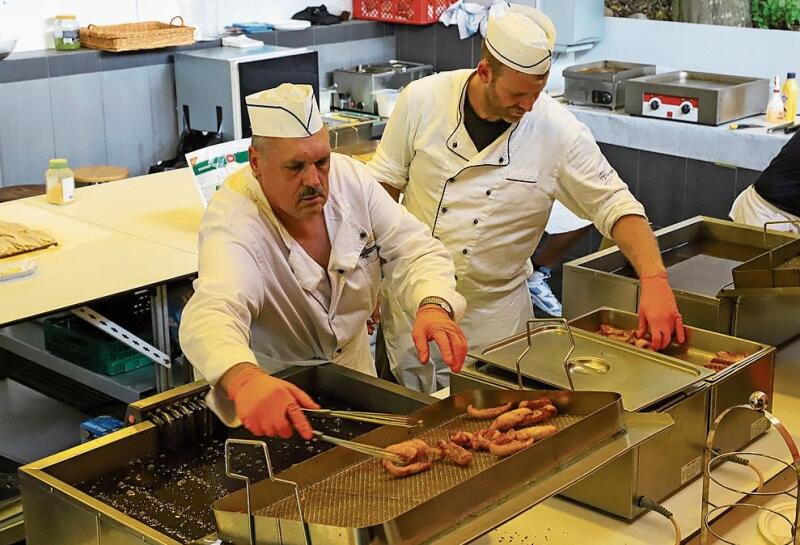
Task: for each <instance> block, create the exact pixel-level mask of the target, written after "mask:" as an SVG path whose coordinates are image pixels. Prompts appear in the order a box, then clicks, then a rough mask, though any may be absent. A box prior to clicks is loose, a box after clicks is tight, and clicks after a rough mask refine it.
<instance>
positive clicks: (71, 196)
mask: <svg viewBox="0 0 800 545" xmlns="http://www.w3.org/2000/svg"><path fill="white" fill-rule="evenodd" d="M61 194H62V196H63V199H64V202H70V201H72V200H75V178H63V179H62V180H61Z"/></svg>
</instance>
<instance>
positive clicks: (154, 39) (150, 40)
mask: <svg viewBox="0 0 800 545" xmlns="http://www.w3.org/2000/svg"><path fill="white" fill-rule="evenodd" d="M175 19H180V25H175V24H173V22H174V21H175ZM193 43H194V27H191V26H186V25H185V24H184V23H183V18H182V17H180V16H178V17H173V18H172V21H170V22H169V24H166V23H159V22H158V21H147V22H144V23H126V24H123V25H106V26H96V25H89V26H88V27H86V28H82V29H81V45H82V46H84V47H90V48H92V49H102V50H103V51H137V50H140V49H157V48H159V47H171V46H176V45H189V44H193Z"/></svg>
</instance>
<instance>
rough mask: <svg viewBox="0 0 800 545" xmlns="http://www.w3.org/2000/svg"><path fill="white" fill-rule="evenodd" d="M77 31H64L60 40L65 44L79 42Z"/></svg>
mask: <svg viewBox="0 0 800 545" xmlns="http://www.w3.org/2000/svg"><path fill="white" fill-rule="evenodd" d="M78 36H79V31H78V30H65V31H64V33H63V36H62V40H63V41H64V43H65V44H76V43H78V42H79V41H80V39H79V37H78Z"/></svg>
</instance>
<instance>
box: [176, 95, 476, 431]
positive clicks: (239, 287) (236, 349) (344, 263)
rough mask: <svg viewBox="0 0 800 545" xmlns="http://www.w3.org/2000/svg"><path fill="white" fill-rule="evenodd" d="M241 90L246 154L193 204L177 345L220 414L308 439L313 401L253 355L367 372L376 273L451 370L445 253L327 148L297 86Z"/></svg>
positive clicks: (456, 306) (311, 102)
mask: <svg viewBox="0 0 800 545" xmlns="http://www.w3.org/2000/svg"><path fill="white" fill-rule="evenodd" d="M246 101H247V108H248V113H249V116H250V122H251V125H252V131H253V135H254V136H253V140H252V142H251V146H250V149H249V156H250V165H249V167H247V166H246V167H244V168H243V169H241V170H240V171H238V172H236V173H235V174H233V175H231V176H230V177H229V178H228V179H227V180H226V181H225V184H224V185H223V186H222V188H220V190H219V191H218V192H217V193H216V194H215V195H214V197H213V199H212V200H211V202H210V204H209V206H208V209H207V211H206V213H205V216H204V217H203V220H202V224H201V226H200V242H199V250H200V256H199V275H198V279H197V280H196V281H195V284H194V288H195V294H194V296H193V297H192V298H191V300H190V301H189V303H188V304H187V306H186V308H185V310H184V313H183V317H182V321H181V327H180V340H181V347H182V348H183V351H184V353H185V354H186V356H187V357H188V358H189V361H190V362H191V363H192V364H193V365H194V366H195V368H196V369H198V370H199V372H200V373H201V374H202V376H203V377H204V378H205V379H206V380H207V381H208V382H209V383H210V384H211V385H212V390H211V393H210V395H209V398H208V400H209V405H210V406H211V407H212V409H214V410H215V412H216V413H217V414H218V415H219V416H220V418H221V419H222V420H223V421H224V422H225V423H226V424H228V425H231V426H233V425H238V424H239V422H240V421H241V422H242V423H244V425H245V426H246V427H247V428H248V429H249V430H250V431H251V432H253V433H254V434H256V435H268V436H274V435H279V436H281V437H285V438H286V437H289V436H291V435H292V429H293V428H294V429H295V430H296V431H298V432H299V433H300V435H301V436H302V437H304V438H306V439H309V438H311V434H312V430H311V427H310V425H309V424H308V421H307V420H306V419H305V417H304V416H303V413H302V412H301V407H305V408H317V405H316V403H314V401H313V400H312V399H311V398H310V397H309V396H308V395H307V394H306V393H305V392H303V391H301V390H300V389H299V388H297V387H296V386H293V385H292V384H290V383H288V382H285V381H283V380H280V379H278V378H275V377H272V376H270V375H269V374H268V372H267V371H266V370H265V369H264V368H266V369H274V368H275V367H276V366H277V365H280V364H284V365H285V364H294V365H317V364H321V363H325V362H327V361H333V362H334V363H337V364H339V365H342V366H344V367H348V368H350V369H354V370H356V371H361V372H363V373H367V374H371V375H374V374H375V369H374V363H373V360H372V356H371V354H370V351H369V344H368V337H367V331H366V327H365V323H366V321H367V319H368V318H369V316H370V314H371V312H372V310H373V308H374V306H375V304H376V301H377V296H378V287H379V284H380V282H381V276H382V275H383V276H385V277H387V278H391V280H392V284H393V286H394V287H395V289H396V292H395V297H396V298H397V301H398V302H399V305H400V306H401V307H402V308H403V309H404V310H405V311H406V312H409V313H410V314H412V315H415V316H416V318H415V320H414V326H413V331H409V332H408V336H409V342H412V343H413V345H414V346H415V350H417V352H418V357H419V359H420V360H421V361H423V362H426V361H427V359H428V354H429V347H428V342H429V341H435V344H436V345H437V347H438V349H439V351H441V352H442V353H443V354H444V359H445V360H446V361H447V362H448V363H449V364H450V365H452V367H453V370H454V371H458V370H459V369H460V367H461V365H462V364H463V362H464V358H465V356H466V348H467V343H466V339H465V338H464V334H463V332H462V331H461V329H460V328H459V327H458V325H456V322H457V321H458V320H459V319H460V318H461V316H463V314H464V309H465V302H464V298H463V297H462V296H461V295H459V294H458V293H457V292H456V291H455V279H454V272H453V261H452V258H451V257H450V255H449V253H448V252H447V250H445V248H444V247H443V246H442V244H441V243H440V242H439V241H437V240H434V239H433V238H432V237H431V235H430V232H429V230H428V228H427V227H426V226H425V225H423V224H422V223H421V222H420V221H418V220H417V219H416V218H414V217H413V216H412V215H411V214H410V213H408V211H407V210H406V209H405V208H403V207H402V206H400V205H399V204H397V203H396V202H394V201H393V200H392V199H391V197H390V196H389V195H388V194H387V193H386V192H385V191H384V190H383V189H382V188H381V186H380V185H379V184H378V183H376V182H375V180H374V179H373V178H372V177H371V176H370V175H369V173H368V171H367V170H366V167H364V166H363V165H362V164H361V163H359V162H358V161H355V160H353V159H351V158H349V157H346V156H343V155H339V154H336V153H331V150H330V145H329V143H328V132H327V129H326V128H325V127H323V124H322V119H321V118H320V115H319V111H318V110H317V105H316V101H315V98H314V93H313V91H312V89H311V87H310V86H308V85H292V84H283V85H281V86H279V87H277V88H275V89H270V90H267V91H263V92H261V93H256V94H254V95H250V96H248V97H246ZM412 339H413V340H412ZM256 353H258V354H259V358H257V357H256V355H255V354H256Z"/></svg>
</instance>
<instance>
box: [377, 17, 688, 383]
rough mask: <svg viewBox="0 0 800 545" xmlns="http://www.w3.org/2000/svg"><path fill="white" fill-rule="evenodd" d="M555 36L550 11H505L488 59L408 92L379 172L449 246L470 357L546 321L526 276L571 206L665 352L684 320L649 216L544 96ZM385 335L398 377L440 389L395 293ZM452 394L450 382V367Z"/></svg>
mask: <svg viewBox="0 0 800 545" xmlns="http://www.w3.org/2000/svg"><path fill="white" fill-rule="evenodd" d="M554 43H555V28H554V27H553V24H552V22H551V21H550V20H549V19H548V18H547V17H546V16H545V15H544V14H543V13H541V12H540V11H538V10H536V9H534V8H531V7H526V6H518V5H512V6H508V5H504V4H499V5H496V6H495V7H494V8H493V9H492V12H491V13H490V17H489V21H488V32H487V37H486V40H485V42H484V55H483V57H484V58H483V59H482V60H481V61H480V63H479V64H478V66H477V68H476V69H475V70H455V71H451V72H443V73H439V74H436V75H433V76H429V77H426V78H423V79H420V80H417V81H415V82H413V83H411V84H410V85H409V86H408V87H406V89H405V90H404V92H403V93H402V94H401V96H400V98H399V100H398V102H397V104H396V106H395V108H394V110H393V113H392V116H391V118H390V120H389V122H388V124H387V126H386V129H385V132H384V134H383V138H382V140H381V143H380V146H379V147H378V149H377V152H376V154H375V156H374V158H373V159H372V161H371V162H370V163H369V164H368V167H369V169H370V171H371V172H372V173H373V174H374V175H375V178H377V179H378V180H379V181H381V182H382V183H384V186H385V187H386V188H387V191H389V192H390V193H392V194H393V196H395V198H396V197H397V196H398V195H399V193H401V192H402V193H403V204H404V205H405V206H406V207H407V208H408V210H409V211H410V212H411V213H412V214H413V215H414V216H416V217H417V218H419V219H420V220H421V221H422V222H424V223H425V224H426V225H427V226H428V227H429V228H430V230H431V232H432V234H433V236H434V238H437V239H439V240H441V241H442V242H443V243H444V245H445V246H446V247H447V249H448V250H449V251H450V254H451V255H452V256H453V260H454V262H455V266H456V279H457V289H458V291H459V293H461V294H462V295H464V296H465V297H466V299H467V306H468V310H467V313H466V315H465V317H464V319H463V321H462V322H461V323H460V325H461V327H463V328H464V331H465V333H466V334H467V338H468V339H469V344H470V348H471V349H475V348H477V347H479V346H482V345H484V344H486V343H488V342H491V341H496V340H499V339H501V338H504V337H507V336H509V335H512V334H514V333H516V332H518V331H522V330H524V329H525V322H526V321H527V320H528V319H529V318H531V317H532V316H533V314H532V307H531V302H530V298H529V296H528V291H527V287H526V282H525V280H526V278H527V277H528V275H529V274H530V269H529V261H528V258H529V256H530V255H531V254H532V253H533V250H534V248H535V247H536V245H537V243H538V241H539V239H540V238H541V235H542V230H543V229H544V227H545V224H546V223H547V220H548V216H549V214H550V210H551V207H552V206H553V202H554V200H555V199H558V200H559V201H560V202H561V203H563V204H564V205H565V206H566V207H567V208H568V209H569V210H571V211H572V212H573V213H575V214H577V215H578V216H581V217H583V218H587V219H591V220H592V221H593V223H594V224H595V226H597V228H598V229H599V230H600V232H601V233H602V234H603V235H604V236H607V237H611V238H613V239H614V240H615V241H616V242H617V244H618V245H619V246H620V248H621V249H622V251H623V252H624V253H625V255H626V256H627V257H628V259H629V260H630V261H631V263H632V264H633V266H634V267H635V269H636V271H637V273H638V275H639V278H640V281H641V298H640V304H639V317H640V318H639V322H640V330H642V331H643V332H644V330H648V331H649V332H650V333H651V334H652V336H653V344H654V346H655V347H656V348H663V347H664V346H666V345H667V344H668V343H669V341H670V338H671V336H672V334H673V332H675V333H676V334H677V338H678V340H679V341H680V342H682V341H683V326H682V323H681V316H680V314H679V313H678V310H677V306H676V304H675V298H674V295H673V293H672V290H671V289H670V286H669V283H668V280H667V274H666V270H665V268H664V265H663V263H662V261H661V256H660V253H659V250H658V246H657V243H656V240H655V237H654V236H653V233H652V231H651V229H650V227H649V225H648V223H647V219H646V217H645V212H644V208H643V207H642V205H641V204H640V203H639V202H638V201H637V200H636V199H635V198H634V197H633V195H632V194H631V193H630V192H629V191H628V187H627V186H626V185H625V183H624V182H623V181H622V180H621V179H620V177H619V176H618V175H617V173H616V171H614V169H613V168H612V167H611V166H610V165H609V164H608V161H606V159H605V158H604V157H603V155H602V154H601V152H600V149H599V148H598V147H597V144H596V143H595V141H594V139H593V138H592V135H591V133H590V132H589V130H588V129H587V128H586V127H585V126H584V125H583V124H582V123H580V122H578V121H577V120H576V119H575V117H574V116H573V115H572V114H571V113H569V112H568V111H567V110H566V109H565V108H564V107H562V106H561V105H560V104H558V103H557V102H556V101H555V100H554V99H552V98H551V97H549V96H548V95H547V94H545V93H542V90H543V89H544V87H545V85H546V83H547V77H548V74H549V70H550V62H551V57H552V51H553V45H554ZM385 291H386V293H385V294H384V295H385V296H384V303H383V305H384V306H383V312H382V324H383V327H384V335H385V338H386V344H387V353H388V355H389V360H390V364H391V365H392V367H393V372H394V374H395V376H396V377H397V378H398V379H399V380H400V381H401V382H402V383H403V384H405V385H406V386H408V387H412V388H419V389H427V387H426V383H427V382H428V380H429V379H428V378H427V376H428V375H427V372H428V369H427V368H426V369H422V368H421V367H420V366H419V364H417V362H416V361H414V358H413V353H412V351H410V350H409V346H410V345H409V343H408V340H407V336H408V335H407V332H408V330H409V328H410V327H411V322H410V316H409V315H408V314H407V313H406V312H405V311H403V309H402V306H401V304H400V301H399V300H397V299H396V298H394V297H393V295H392V294H393V292H394V289H393V287H392V286H391V283H390V282H388V283H387V286H386V290H385ZM437 380H438V385H439V386H444V385H446V384H447V383H448V381H449V372H448V370H447V369H446V368H445V367H443V366H439V368H438V369H437Z"/></svg>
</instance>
